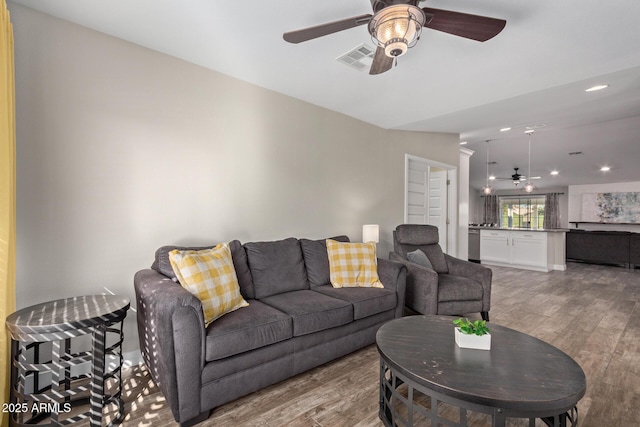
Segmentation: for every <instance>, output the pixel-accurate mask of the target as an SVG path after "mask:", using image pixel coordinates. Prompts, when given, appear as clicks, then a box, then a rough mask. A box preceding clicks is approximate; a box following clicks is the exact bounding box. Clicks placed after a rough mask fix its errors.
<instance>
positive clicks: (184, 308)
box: [134, 269, 206, 422]
mask: <svg viewBox="0 0 640 427" xmlns="http://www.w3.org/2000/svg"><path fill="white" fill-rule="evenodd" d="M134 287H135V292H136V305H137V310H138V311H137V320H138V339H139V341H140V351H141V353H142V356H143V359H144V361H145V363H146V365H147V367H148V369H149V371H150V372H151V375H152V377H153V379H154V381H155V382H156V384H157V385H158V387H160V389H161V390H162V392H163V394H164V396H165V397H166V398H167V402H168V404H169V407H170V408H171V411H172V412H173V415H174V417H175V419H176V420H177V421H178V422H181V421H186V420H189V419H192V418H194V417H196V416H198V415H199V414H200V412H201V411H200V389H201V385H200V382H201V380H200V378H201V373H202V369H203V366H204V360H205V356H204V353H205V334H206V331H205V327H204V316H203V313H202V303H201V302H200V300H199V299H198V298H196V297H195V296H193V295H192V294H191V293H190V292H188V291H187V290H186V289H184V288H183V287H182V286H180V284H178V283H175V282H173V281H172V280H171V279H169V278H168V277H166V276H164V275H162V274H160V273H158V272H157V271H155V270H151V269H147V270H141V271H139V272H137V273H136V275H135V277H134Z"/></svg>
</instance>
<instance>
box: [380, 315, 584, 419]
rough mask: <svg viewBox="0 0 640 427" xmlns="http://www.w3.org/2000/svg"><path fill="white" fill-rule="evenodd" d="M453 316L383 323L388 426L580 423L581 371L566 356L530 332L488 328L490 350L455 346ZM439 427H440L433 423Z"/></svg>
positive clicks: (383, 410)
mask: <svg viewBox="0 0 640 427" xmlns="http://www.w3.org/2000/svg"><path fill="white" fill-rule="evenodd" d="M452 319H453V318H451V317H447V316H410V317H404V318H400V319H396V320H392V321H390V322H388V323H387V324H385V325H383V326H382V327H381V328H380V329H379V330H378V333H377V335H376V343H377V346H378V352H379V353H380V412H379V415H380V418H381V420H382V421H383V423H384V424H385V425H386V426H387V427H390V426H413V425H423V424H427V423H426V420H429V421H430V422H431V423H430V424H428V425H441V424H442V425H446V426H460V427H462V426H467V420H468V417H470V413H472V414H473V413H474V412H475V413H482V414H488V415H489V416H490V417H491V419H492V424H491V425H492V426H494V427H500V426H504V425H505V422H506V419H507V418H525V419H528V420H529V425H530V426H533V425H535V420H536V418H538V419H541V420H542V421H544V423H545V424H547V425H548V426H554V427H565V426H572V427H575V426H577V425H578V411H577V407H576V404H577V403H578V401H579V400H580V399H581V398H582V397H583V396H584V394H585V391H586V378H585V375H584V372H583V370H582V368H581V367H580V366H579V365H578V364H577V363H576V362H575V361H574V360H573V359H572V358H571V357H569V356H568V355H567V354H565V353H564V352H562V351H560V350H558V349H557V348H555V347H553V346H551V345H549V344H547V343H545V342H544V341H541V340H539V339H537V338H534V337H531V336H529V335H526V334H523V333H520V332H517V331H514V330H512V329H509V328H505V327H501V326H499V325H494V324H491V325H490V328H491V341H492V342H491V350H489V351H485V350H471V349H462V348H459V347H458V346H457V345H456V343H455V340H454V326H453V325H452V323H451V321H452ZM439 423H440V424H439Z"/></svg>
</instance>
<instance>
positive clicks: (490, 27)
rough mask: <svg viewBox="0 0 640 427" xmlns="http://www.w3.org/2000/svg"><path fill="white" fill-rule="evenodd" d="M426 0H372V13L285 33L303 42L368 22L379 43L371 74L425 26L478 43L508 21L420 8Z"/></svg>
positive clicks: (413, 41) (385, 65)
mask: <svg viewBox="0 0 640 427" xmlns="http://www.w3.org/2000/svg"><path fill="white" fill-rule="evenodd" d="M422 1H423V0H371V7H372V8H373V15H371V14H365V15H360V16H354V17H351V18H346V19H341V20H339V21H333V22H328V23H326V24H321V25H317V26H314V27H309V28H304V29H301V30H296V31H290V32H288V33H284V35H283V38H284V39H285V40H286V41H288V42H289V43H300V42H304V41H308V40H312V39H315V38H318V37H322V36H326V35H329V34H333V33H337V32H339V31H343V30H348V29H349V28H353V27H357V26H360V25H364V24H368V29H369V33H370V34H371V37H372V38H373V40H374V42H375V43H376V44H377V46H378V48H377V50H376V53H375V56H374V58H373V64H371V69H370V71H369V74H381V73H384V72H385V71H388V70H390V69H391V67H392V66H393V60H394V59H395V58H397V57H398V56H402V55H404V54H405V53H406V52H407V50H408V49H409V48H410V47H413V46H415V44H416V43H417V42H418V40H419V39H420V33H421V32H422V27H423V26H424V27H427V28H431V29H433V30H438V31H442V32H445V33H449V34H453V35H455V36H460V37H464V38H467V39H471V40H477V41H479V42H484V41H487V40H489V39H491V38H493V37H495V36H496V35H498V34H499V33H500V31H502V29H503V28H504V26H505V25H506V23H507V21H505V20H504V19H497V18H490V17H486V16H479V15H471V14H468V13H462V12H454V11H451V10H444V9H434V8H431V7H423V8H419V7H418V3H420V2H422Z"/></svg>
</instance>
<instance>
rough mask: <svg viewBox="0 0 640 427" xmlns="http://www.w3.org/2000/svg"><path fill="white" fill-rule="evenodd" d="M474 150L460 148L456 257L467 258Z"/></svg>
mask: <svg viewBox="0 0 640 427" xmlns="http://www.w3.org/2000/svg"><path fill="white" fill-rule="evenodd" d="M473 153H474V151H473V150H469V149H468V148H462V147H461V148H460V167H459V168H458V171H459V177H460V179H459V180H458V258H460V259H463V260H465V261H466V260H467V259H468V258H469V158H470V157H471V156H473Z"/></svg>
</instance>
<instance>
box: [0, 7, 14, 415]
mask: <svg viewBox="0 0 640 427" xmlns="http://www.w3.org/2000/svg"><path fill="white" fill-rule="evenodd" d="M1 7H2V9H1V10H0V321H1V322H2V324H0V392H1V393H2V398H0V402H9V401H10V400H9V386H10V384H9V382H10V372H11V371H10V357H9V356H10V355H9V348H10V342H11V340H10V338H9V335H8V334H7V329H6V328H5V319H6V318H7V316H8V315H9V314H11V313H12V312H13V311H14V310H15V305H16V291H15V265H16V263H15V259H16V252H15V248H16V246H15V242H16V131H15V129H16V128H15V102H14V101H15V99H14V98H15V89H14V72H13V29H12V27H11V21H10V19H9V9H8V8H7V2H6V0H2V6H1ZM0 417H2V418H0V420H1V421H2V425H3V426H7V425H9V418H8V414H6V413H0Z"/></svg>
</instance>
